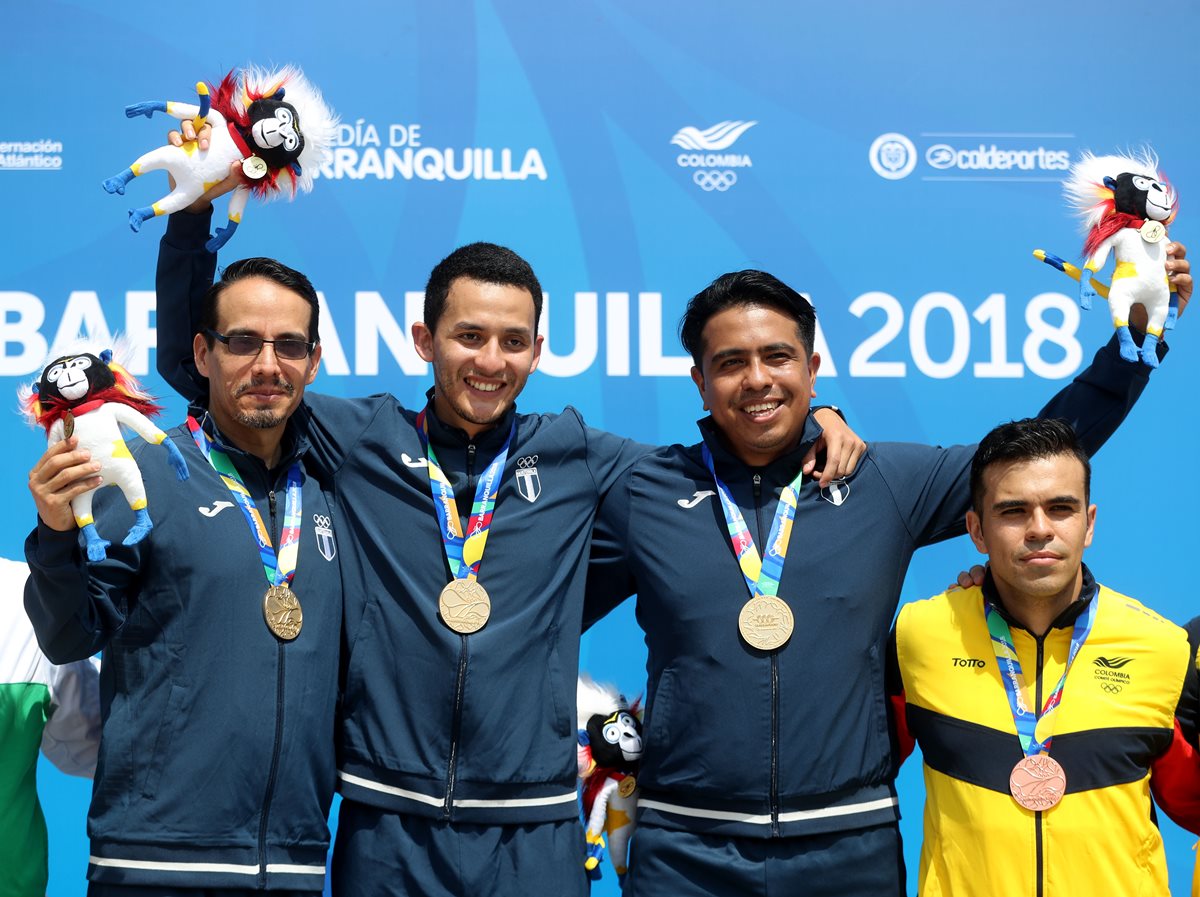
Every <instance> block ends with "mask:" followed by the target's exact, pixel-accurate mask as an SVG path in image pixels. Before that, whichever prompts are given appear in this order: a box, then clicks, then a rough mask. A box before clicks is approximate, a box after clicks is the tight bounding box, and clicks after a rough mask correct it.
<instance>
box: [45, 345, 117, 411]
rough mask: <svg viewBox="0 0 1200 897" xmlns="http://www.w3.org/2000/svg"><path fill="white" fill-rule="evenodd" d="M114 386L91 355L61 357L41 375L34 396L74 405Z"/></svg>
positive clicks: (110, 374)
mask: <svg viewBox="0 0 1200 897" xmlns="http://www.w3.org/2000/svg"><path fill="white" fill-rule="evenodd" d="M116 382H117V379H116V377H114V376H113V372H112V371H110V370H109V369H108V365H106V364H105V363H104V362H102V361H101V360H100V359H99V358H97V357H96V356H95V355H89V354H87V353H83V354H81V355H64V356H63V357H62V358H57V359H55V360H54V361H52V362H51V363H50V364H49V365H47V367H46V369H45V370H44V371H42V378H41V379H40V380H39V381H38V395H40V396H42V398H43V399H46V398H60V399H65V400H66V401H67V402H69V403H71V404H72V405H74V404H76V403H78V402H81V401H83V399H85V398H86V397H87V396H89V395H91V394H92V393H95V392H99V391H101V390H104V389H108V388H109V387H111V386H115V385H116Z"/></svg>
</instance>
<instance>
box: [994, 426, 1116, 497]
mask: <svg viewBox="0 0 1200 897" xmlns="http://www.w3.org/2000/svg"><path fill="white" fill-rule="evenodd" d="M1055 455H1072V456H1074V457H1075V458H1076V459H1078V461H1079V463H1080V464H1082V465H1083V500H1084V501H1085V502H1086V501H1090V500H1091V495H1092V462H1091V461H1090V460H1088V456H1087V452H1085V451H1084V450H1083V448H1082V447H1081V446H1080V445H1079V440H1078V439H1077V438H1076V436H1075V428H1074V427H1072V426H1071V425H1070V424H1069V423H1067V422H1066V421H1065V420H1060V419H1058V418H1046V417H1027V418H1025V420H1014V421H1009V422H1008V423H1006V424H1001V425H1000V426H998V427H996V428H995V429H994V430H992V431H991V432H990V433H988V434H987V435H986V436H984V437H983V441H982V442H980V443H979V446H978V448H976V449H975V457H974V459H973V460H972V461H971V505H972V507H973V508H974V509H975V513H976V514H982V513H983V492H984V488H983V475H984V472H985V471H986V470H987V469H988V468H989V467H990V466H992V465H993V464H1002V463H1006V462H1013V461H1033V460H1036V459H1038V458H1052V457H1054V456H1055Z"/></svg>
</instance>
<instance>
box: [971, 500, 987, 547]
mask: <svg viewBox="0 0 1200 897" xmlns="http://www.w3.org/2000/svg"><path fill="white" fill-rule="evenodd" d="M967 535H969V536H970V537H971V541H972V542H974V543H975V550H976V551H978V552H979V553H980V554H987V553H988V549H987V543H986V542H985V541H984V540H983V521H982V520H980V519H979V515H978V514H976V513H975V509H974V508H972V509H971V510H969V511H967Z"/></svg>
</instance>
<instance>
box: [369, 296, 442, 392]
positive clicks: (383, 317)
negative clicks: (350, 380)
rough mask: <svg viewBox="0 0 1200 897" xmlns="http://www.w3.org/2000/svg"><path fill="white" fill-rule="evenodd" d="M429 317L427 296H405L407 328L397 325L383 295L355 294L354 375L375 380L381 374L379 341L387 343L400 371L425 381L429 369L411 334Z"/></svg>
mask: <svg viewBox="0 0 1200 897" xmlns="http://www.w3.org/2000/svg"><path fill="white" fill-rule="evenodd" d="M423 317H425V294H424V293H419V292H407V293H405V294H404V325H403V326H401V325H400V324H398V323H397V322H396V319H395V318H394V317H393V316H392V313H391V311H390V310H389V309H388V306H387V303H386V302H385V301H384V300H383V297H382V296H381V295H379V293H375V292H370V291H360V292H357V293H355V294H354V344H355V346H356V348H357V352H356V353H355V356H354V369H355V370H354V373H356V374H357V375H358V376H360V377H374V376H376V375H377V374H378V373H379V340H380V338H382V339H383V341H384V343H385V344H386V345H387V347H388V349H389V350H390V351H391V353H392V357H393V358H394V359H396V361H397V363H399V365H400V370H401V371H402V372H403V373H405V374H407V375H408V376H410V377H422V376H424V375H425V374H426V372H427V371H428V370H429V366H428V365H427V364H426V363H425V362H424V361H422V360H421V356H420V355H418V354H417V350H416V349H415V348H413V344H412V341H411V340H410V338H409V334H410V333H411V332H412V325H413V323H414V322H416V321H420V320H421V319H422V318H423Z"/></svg>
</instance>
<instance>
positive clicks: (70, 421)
mask: <svg viewBox="0 0 1200 897" xmlns="http://www.w3.org/2000/svg"><path fill="white" fill-rule="evenodd" d="M62 422H63V439H70V438H71V436H72V435H74V433H75V415H74V414H72V413H71V412H70V411H68V412H66V413H65V414H63V419H62Z"/></svg>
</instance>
